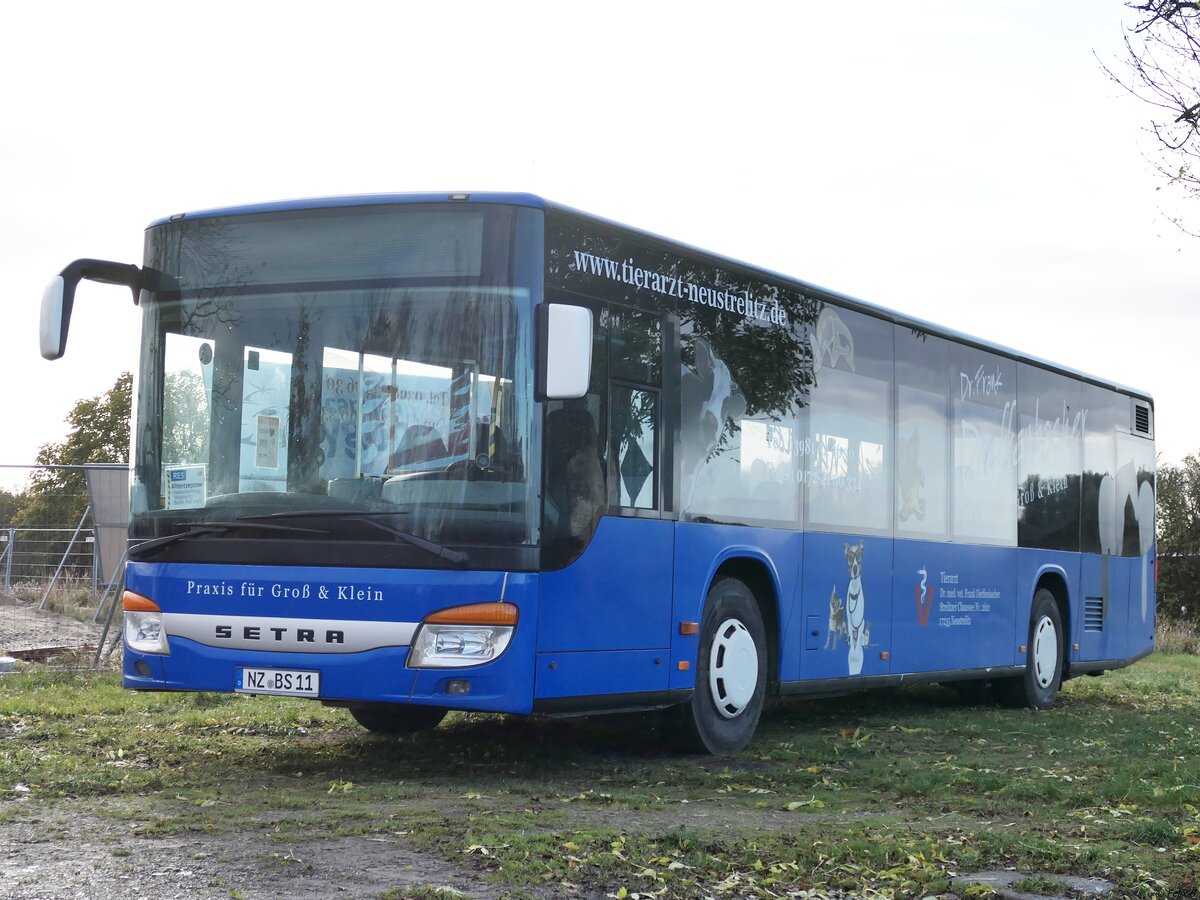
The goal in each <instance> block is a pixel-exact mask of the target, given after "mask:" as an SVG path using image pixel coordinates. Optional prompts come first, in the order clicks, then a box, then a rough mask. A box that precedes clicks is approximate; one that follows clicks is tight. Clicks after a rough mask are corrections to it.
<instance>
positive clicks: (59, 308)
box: [40, 259, 143, 359]
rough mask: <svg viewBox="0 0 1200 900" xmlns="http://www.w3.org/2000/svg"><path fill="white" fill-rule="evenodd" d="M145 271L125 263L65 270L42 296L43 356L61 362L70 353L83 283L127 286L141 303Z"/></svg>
mask: <svg viewBox="0 0 1200 900" xmlns="http://www.w3.org/2000/svg"><path fill="white" fill-rule="evenodd" d="M142 274H143V273H142V270H141V269H139V268H138V267H137V266H131V265H126V264H125V263H115V262H108V261H107V260H103V259H77V260H75V262H73V263H71V264H70V265H69V266H67V267H66V268H65V269H63V270H62V272H61V273H59V274H58V275H57V276H56V277H55V278H54V279H53V280H52V281H51V282H50V283H49V284H48V285H46V290H45V293H43V294H42V318H41V326H40V333H41V345H42V356H44V357H45V358H46V359H58V358H60V357H61V356H62V355H63V353H64V352H66V349H67V330H68V329H69V328H70V327H71V308H72V307H73V306H74V305H75V288H76V287H77V286H78V285H79V282H80V281H82V280H83V279H85V278H86V279H88V280H89V281H99V282H101V283H103V284H123V285H125V287H127V288H129V289H130V290H132V291H133V302H134V303H137V301H138V291H140V290H141V289H142Z"/></svg>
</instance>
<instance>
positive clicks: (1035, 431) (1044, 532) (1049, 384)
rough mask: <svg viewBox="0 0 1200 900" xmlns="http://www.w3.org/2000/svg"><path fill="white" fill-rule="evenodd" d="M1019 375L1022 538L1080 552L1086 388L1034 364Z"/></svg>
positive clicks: (1019, 514)
mask: <svg viewBox="0 0 1200 900" xmlns="http://www.w3.org/2000/svg"><path fill="white" fill-rule="evenodd" d="M1018 378H1019V385H1018V394H1019V400H1018V410H1019V420H1018V423H1017V424H1018V431H1017V452H1016V456H1017V542H1018V544H1019V545H1020V546H1022V547H1036V548H1039V549H1043V550H1073V551H1077V550H1078V549H1079V497H1080V471H1081V464H1082V455H1083V435H1084V432H1085V429H1086V426H1087V418H1088V412H1087V410H1086V409H1084V408H1083V390H1082V387H1081V385H1080V384H1079V382H1077V381H1073V380H1071V379H1069V378H1066V377H1064V376H1062V375H1056V374H1054V373H1053V372H1047V371H1045V370H1044V369H1039V368H1036V367H1034V366H1029V365H1022V366H1020V368H1019V371H1018Z"/></svg>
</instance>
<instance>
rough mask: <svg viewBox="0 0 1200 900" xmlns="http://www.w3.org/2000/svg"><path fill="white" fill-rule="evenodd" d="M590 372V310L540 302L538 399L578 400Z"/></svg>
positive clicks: (584, 389)
mask: <svg viewBox="0 0 1200 900" xmlns="http://www.w3.org/2000/svg"><path fill="white" fill-rule="evenodd" d="M591 373H592V311H591V310H590V309H586V308H585V307H582V306H567V305H566V304H563V303H543V304H542V305H541V306H539V307H538V368H537V395H538V399H539V400H575V399H578V398H579V397H582V396H583V395H584V394H586V393H587V389H588V382H589V381H590V380H591Z"/></svg>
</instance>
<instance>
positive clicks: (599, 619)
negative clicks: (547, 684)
mask: <svg viewBox="0 0 1200 900" xmlns="http://www.w3.org/2000/svg"><path fill="white" fill-rule="evenodd" d="M673 544H674V523H673V522H669V521H663V520H658V519H634V518H629V519H624V518H618V517H616V516H605V517H604V518H602V519H601V520H600V524H599V525H598V526H597V528H596V534H595V536H594V537H593V538H592V541H591V543H590V544H589V545H588V547H587V549H586V550H584V552H583V555H582V556H580V557H579V559H577V560H575V562H573V563H571V565H569V566H567V567H566V568H565V569H560V570H559V571H557V572H543V573H542V574H541V576H540V582H541V590H540V598H541V599H540V603H539V616H538V641H537V648H538V651H539V652H543V653H544V652H556V653H557V652H572V651H580V650H648V649H657V650H662V649H665V648H667V647H669V646H670V643H671V638H670V633H669V630H670V626H669V618H670V614H671V568H670V566H668V565H666V562H667V560H669V559H671V557H672V556H673V553H674V551H673Z"/></svg>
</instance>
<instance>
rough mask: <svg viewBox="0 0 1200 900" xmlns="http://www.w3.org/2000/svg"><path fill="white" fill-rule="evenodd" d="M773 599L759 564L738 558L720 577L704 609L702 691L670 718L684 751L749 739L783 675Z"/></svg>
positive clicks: (738, 745) (736, 747) (734, 745)
mask: <svg viewBox="0 0 1200 900" xmlns="http://www.w3.org/2000/svg"><path fill="white" fill-rule="evenodd" d="M774 596H775V591H774V588H773V585H772V582H771V578H770V574H769V573H768V572H767V571H766V570H765V569H764V568H763V567H762V566H761V564H756V563H754V562H753V561H747V560H731V561H729V562H727V563H725V564H724V565H722V566H721V568H720V569H719V570H718V571H717V573H716V574H715V575H714V577H713V579H712V582H711V583H710V585H709V588H708V592H707V594H706V596H705V601H704V609H703V611H702V613H701V621H700V643H699V648H698V652H697V661H696V683H695V688H694V690H693V691H692V696H691V697H690V699H689V700H688V701H687V702H686V703H684V704H682V705H681V706H678V707H676V708H674V709H672V710H670V711H669V712H668V713H667V718H666V721H665V725H666V726H667V728H668V730H669V731H670V733H671V737H672V738H673V740H674V743H675V744H676V746H677V747H679V748H680V749H682V750H686V751H691V752H699V753H711V754H714V755H725V754H730V753H736V752H738V751H740V750H742V749H744V748H745V747H746V745H748V744H749V743H750V740H751V738H752V737H753V736H754V731H755V729H756V728H757V727H758V721H759V718H760V716H761V715H762V711H763V707H764V706H765V703H766V697H767V695H768V694H769V693H770V689H771V687H772V685H773V684H774V683H775V679H776V676H775V674H774V673H775V671H776V666H777V664H778V663H777V660H776V659H775V657H776V656H777V654H776V653H775V651H774V649H773V647H774V645H775V643H776V639H775V638H774V637H773V635H775V634H777V633H778V625H777V615H776V612H775V605H774V603H773V599H774Z"/></svg>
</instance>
